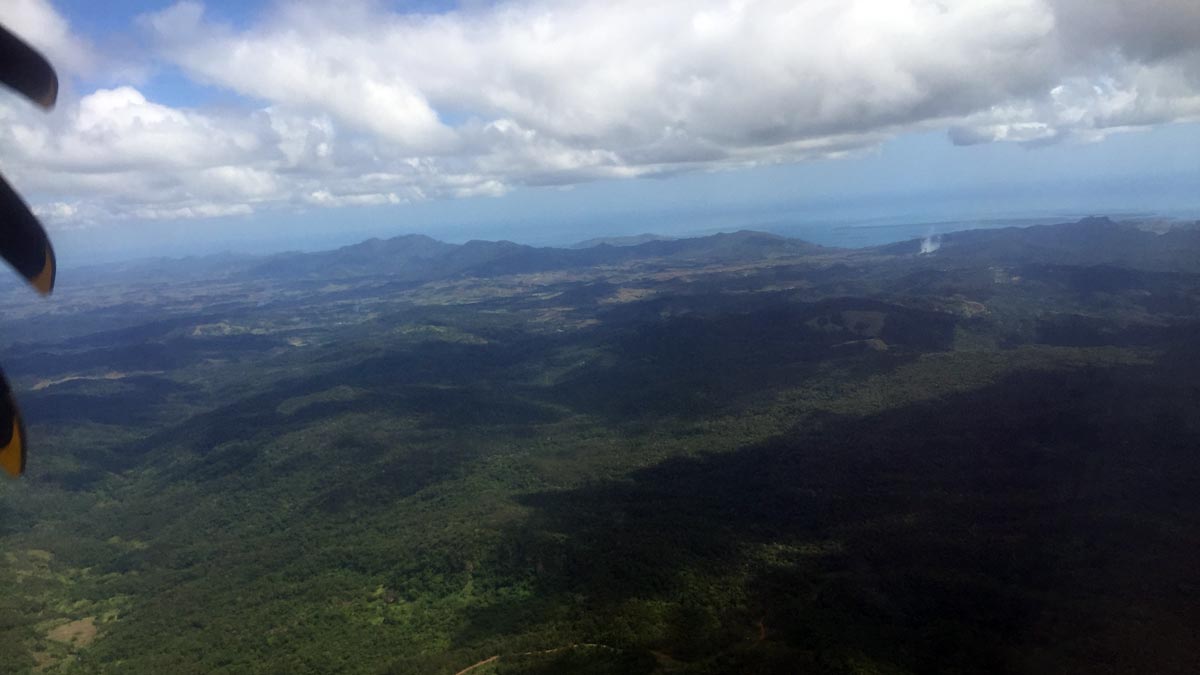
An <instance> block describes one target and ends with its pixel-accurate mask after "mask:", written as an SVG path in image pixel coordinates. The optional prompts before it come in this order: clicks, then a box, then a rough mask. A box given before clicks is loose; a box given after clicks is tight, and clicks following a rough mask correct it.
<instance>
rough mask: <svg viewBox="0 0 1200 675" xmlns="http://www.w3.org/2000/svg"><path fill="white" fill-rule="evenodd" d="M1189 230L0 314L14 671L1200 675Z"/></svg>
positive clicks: (329, 282) (134, 276) (797, 246)
mask: <svg viewBox="0 0 1200 675" xmlns="http://www.w3.org/2000/svg"><path fill="white" fill-rule="evenodd" d="M1194 232H1195V231H1194V230H1182V231H1180V232H1177V233H1170V236H1171V237H1174V238H1175V239H1174V242H1173V243H1171V244H1170V245H1165V244H1164V243H1163V240H1162V239H1161V237H1162V236H1166V235H1159V234H1150V233H1145V232H1141V231H1139V230H1136V228H1132V227H1128V226H1124V225H1118V224H1114V223H1111V222H1108V221H1098V220H1092V221H1084V222H1081V223H1074V224H1066V225H1062V226H1055V227H1048V228H1029V229H1027V230H1016V229H1011V230H1001V231H993V232H987V233H964V234H963V235H961V236H956V235H950V236H948V237H946V238H945V240H944V241H943V242H942V246H941V248H940V249H939V250H938V251H937V252H936V253H935V254H932V255H920V254H919V253H918V251H919V250H920V247H919V242H908V243H907V244H903V245H896V246H891V247H883V248H878V249H867V250H855V251H843V250H836V249H822V248H820V247H815V246H811V245H807V244H803V243H802V242H796V241H793V240H786V239H782V238H778V237H771V236H769V235H761V234H757V233H738V234H734V235H719V236H718V237H710V238H705V239H697V240H684V241H683V242H679V241H674V242H671V241H650V242H646V243H642V244H640V245H637V246H629V247H611V246H599V247H594V248H592V249H583V250H572V251H566V250H557V249H530V248H528V247H517V246H516V245H511V244H504V245H501V244H497V245H495V246H492V247H490V248H489V245H488V244H487V243H486V242H473V243H472V244H467V245H465V246H462V247H455V246H452V245H448V244H440V243H439V242H433V243H430V242H432V240H428V241H425V240H422V241H416V240H414V239H411V238H409V239H400V240H394V241H392V242H382V243H381V242H367V244H364V245H361V246H360V247H349V248H347V249H343V250H341V251H338V252H332V253H327V254H312V255H311V256H309V257H306V256H305V255H302V254H296V255H292V256H282V257H278V258H275V259H271V260H268V261H266V262H263V261H255V262H253V263H239V265H240V266H236V267H235V268H222V269H220V270H213V269H202V270H195V271H191V272H187V273H181V275H180V277H179V278H178V279H174V280H171V279H167V280H164V279H162V278H161V277H160V278H150V279H147V278H146V276H147V275H148V274H149V273H150V272H149V271H147V270H146V269H143V270H141V271H140V272H138V271H136V270H135V271H133V272H129V271H126V272H123V273H121V274H117V273H105V274H101V273H100V272H97V271H95V270H93V271H90V272H89V274H90V275H92V276H89V277H88V278H86V279H80V280H79V281H78V282H76V284H75V285H74V286H72V285H71V281H70V280H69V278H68V277H67V276H66V274H64V279H63V288H62V291H61V292H60V294H59V297H56V298H55V299H54V300H52V301H51V302H49V303H38V304H33V303H31V302H30V301H28V300H26V299H24V298H21V297H18V296H17V295H15V294H14V295H12V296H4V297H3V298H0V311H2V314H3V316H4V319H3V326H2V329H3V332H2V334H3V339H4V341H5V344H4V348H3V352H2V353H0V362H2V363H3V364H4V366H5V368H6V371H7V372H8V374H9V375H10V377H11V378H12V379H13V381H14V384H15V385H16V389H17V390H18V393H19V399H20V402H21V404H22V407H23V410H24V413H25V416H26V418H27V422H28V425H29V434H30V436H31V437H32V439H33V441H32V450H31V456H30V460H29V473H28V475H27V476H26V477H25V478H23V479H21V480H18V481H5V482H3V483H0V554H2V555H0V672H3V673H26V672H45V673H156V674H157V673H175V674H176V675H184V674H187V673H230V674H232V673H289V674H291V673H378V674H385V673H397V674H399V673H422V674H426V673H428V674H438V673H444V674H446V675H454V674H456V673H462V672H464V670H466V669H470V668H472V667H473V666H475V667H474V668H473V669H471V670H470V672H471V673H472V674H473V675H498V674H501V673H503V674H517V673H520V674H524V675H532V674H535V673H539V674H540V673H547V674H548V673H630V674H635V673H680V674H683V673H693V674H700V673H706V674H707V673H712V674H715V673H764V674H765V673H780V674H783V673H789V674H790V673H800V672H806V673H810V672H811V673H846V674H850V673H862V674H867V673H872V674H874V673H881V674H882V673H897V674H899V673H913V674H916V673H962V672H991V673H1045V672H1055V673H1129V672H1158V673H1192V672H1195V671H1196V668H1197V666H1198V664H1200V640H1197V639H1196V632H1197V629H1198V627H1200V583H1198V582H1197V579H1196V574H1195V571H1196V570H1197V569H1200V491H1198V490H1197V489H1196V486H1197V485H1200V459H1198V458H1197V452H1198V451H1200V341H1198V340H1196V339H1195V332H1196V330H1197V329H1198V328H1200V269H1196V265H1200V246H1198V247H1197V248H1196V249H1194V250H1193V249H1189V248H1188V246H1192V245H1193V243H1192V242H1193V240H1194V239H1195V236H1194ZM1189 237H1190V238H1189ZM1096 242H1109V244H1110V245H1109V246H1101V245H1098V244H1097V243H1096ZM405 251H409V252H410V253H411V254H412V255H413V256H417V255H418V254H419V256H420V262H419V263H418V262H413V263H412V264H411V265H407V266H406V265H405V264H403V263H404V255H405V253H404V252H405ZM1188 251H1192V252H1193V253H1195V255H1194V256H1193V257H1191V258H1190V259H1189V258H1188V255H1187V253H1188ZM322 256H323V257H322ZM397 261H399V262H397ZM185 267H186V265H181V266H180V268H181V269H184V268H185Z"/></svg>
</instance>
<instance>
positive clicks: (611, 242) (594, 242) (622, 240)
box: [568, 233, 678, 248]
mask: <svg viewBox="0 0 1200 675" xmlns="http://www.w3.org/2000/svg"><path fill="white" fill-rule="evenodd" d="M677 238H678V237H664V236H663V235H661V234H650V233H644V234H633V235H629V236H627V237H595V238H592V239H587V240H585V241H581V242H579V243H576V244H571V245H570V246H569V247H568V248H592V247H593V246H604V245H607V246H637V245H638V244H645V243H647V242H651V241H670V240H672V239H677Z"/></svg>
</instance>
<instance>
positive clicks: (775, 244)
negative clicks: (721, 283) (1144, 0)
mask: <svg viewBox="0 0 1200 675" xmlns="http://www.w3.org/2000/svg"><path fill="white" fill-rule="evenodd" d="M927 239H929V241H926V242H925V244H926V247H927V248H929V247H932V248H935V249H936V250H933V251H931V252H927V253H922V243H923V242H922V239H911V240H908V241H903V242H898V243H893V244H885V245H882V246H874V247H868V248H861V249H838V248H828V247H823V246H819V245H817V244H812V243H809V242H807V241H803V240H801V239H795V238H789V237H784V236H780V235H776V234H770V233H766V232H758V231H753V230H739V231H737V232H730V233H719V234H714V235H709V236H704V237H693V238H684V239H671V238H667V237H662V236H660V235H653V234H641V235H635V236H632V237H613V238H597V239H590V240H587V241H585V242H580V243H578V244H575V245H573V246H572V247H569V248H554V247H535V246H529V245H525V244H518V243H515V242H511V241H504V240H501V241H483V240H472V241H468V242H466V243H463V244H450V243H446V242H443V241H439V240H437V239H434V238H432V237H429V236H427V235H423V234H406V235H400V236H397V237H392V238H389V239H378V238H374V239H368V240H366V241H363V242H360V243H357V244H352V245H349V246H343V247H341V248H338V249H334V250H329V251H317V252H288V253H279V254H275V255H271V256H265V257H255V256H243V255H233V254H221V255H213V256H204V257H198V258H184V259H179V260H171V259H165V258H157V259H151V260H144V261H136V262H131V263H121V264H119V265H112V266H94V267H90V268H83V269H81V270H80V271H81V272H83V273H84V274H85V276H87V277H90V278H93V279H101V280H102V279H117V278H121V277H133V276H140V277H145V276H154V277H161V278H163V279H171V280H179V281H182V280H200V279H220V278H229V279H246V278H259V279H280V280H287V281H303V280H312V281H323V280H337V279H350V278H361V277H368V276H388V277H390V278H392V279H395V280H399V281H406V282H413V283H419V282H425V281H432V280H435V279H448V278H454V277H460V276H475V277H487V276H502V275H507V274H534V273H539V272H549V271H561V270H570V269H585V268H590V267H596V266H606V265H626V264H635V263H640V262H646V263H651V262H662V263H669V264H671V265H673V266H676V267H678V266H681V265H689V264H695V265H712V264H739V263H752V262H757V261H764V260H772V259H786V258H802V257H807V256H816V255H825V256H837V255H848V256H886V257H896V256H899V257H908V256H914V257H917V258H919V259H922V260H925V261H927V263H928V264H933V265H936V264H946V263H954V264H959V263H961V264H995V265H1016V264H1027V263H1047V264H1060V265H1084V266H1087V265H1107V266H1116V267H1127V268H1131V269H1142V270H1154V271H1170V272H1188V273H1200V223H1177V224H1175V225H1174V226H1172V227H1167V228H1162V229H1148V228H1146V227H1144V226H1143V224H1141V223H1138V222H1115V221H1113V220H1111V219H1109V218H1107V217H1089V218H1084V219H1082V220H1078V221H1075V222H1068V223H1059V224H1055V225H1034V226H1026V227H1005V228H997V229H976V230H964V231H960V232H951V233H947V234H942V235H938V236H937V237H934V238H932V239H930V238H927ZM934 240H935V241H936V246H929V245H930V244H932V243H933V241H934Z"/></svg>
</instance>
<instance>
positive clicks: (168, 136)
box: [0, 0, 1200, 220]
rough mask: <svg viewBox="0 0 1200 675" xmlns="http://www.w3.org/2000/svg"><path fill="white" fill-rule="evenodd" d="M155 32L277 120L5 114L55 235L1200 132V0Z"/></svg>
mask: <svg viewBox="0 0 1200 675" xmlns="http://www.w3.org/2000/svg"><path fill="white" fill-rule="evenodd" d="M5 1H6V2H13V3H17V5H19V6H20V7H21V8H22V11H23V12H24V14H23V16H26V17H33V18H26V19H24V20H23V24H22V25H23V27H24V28H23V29H24V30H26V31H29V32H30V34H31V37H30V39H31V40H34V41H35V42H38V43H39V44H42V45H44V46H46V49H48V50H50V51H51V53H52V54H54V53H60V54H62V55H63V56H62V58H64V59H70V58H76V57H71V56H70V55H69V51H70V49H69V46H70V45H72V44H80V43H78V42H76V41H75V40H73V39H72V36H71V35H70V32H69V29H68V27H67V24H66V22H65V21H63V20H62V18H61V17H60V16H59V15H57V14H56V13H54V12H53V10H52V9H51V8H49V5H47V4H46V3H45V2H44V0H5ZM140 23H141V25H142V28H143V29H144V30H145V31H146V32H147V34H148V35H149V36H150V38H151V39H152V40H153V41H154V43H155V44H156V45H157V52H156V54H157V58H159V59H161V60H163V61H164V62H167V63H170V64H174V65H176V66H178V67H179V68H180V69H182V71H183V72H185V73H187V74H188V76H189V77H191V78H193V79H195V80H196V81H199V82H203V83H205V84H208V85H210V86H216V87H219V88H223V89H227V90H231V91H233V92H236V93H238V94H240V95H242V96H243V97H245V99H246V100H247V101H255V102H258V103H257V104H254V105H251V104H247V108H246V109H244V110H241V111H231V110H227V109H226V110H220V111H216V110H183V109H177V108H171V107H168V106H164V105H161V104H159V103H156V102H154V101H150V100H147V99H146V97H145V96H144V95H143V94H142V93H141V92H139V91H138V90H137V89H134V88H132V87H129V86H116V87H112V88H110V89H102V90H97V91H93V92H91V93H88V94H87V95H85V96H82V97H79V98H78V99H77V100H73V101H68V102H66V103H65V104H64V106H63V110H61V111H60V112H59V113H57V114H56V115H55V116H53V117H50V118H44V117H41V116H37V115H34V114H32V112H31V111H30V110H27V109H24V108H20V107H15V106H13V105H11V104H10V103H9V102H8V101H7V100H5V101H4V103H0V141H3V146H2V147H4V148H5V149H6V150H5V153H6V154H5V155H4V157H3V158H2V159H3V160H4V161H5V163H6V164H5V166H6V168H10V167H11V170H12V171H13V173H14V175H15V176H17V177H19V178H21V179H22V180H24V181H26V183H27V185H28V186H29V187H30V189H32V190H34V191H35V192H36V193H37V194H38V195H41V196H42V198H43V199H44V203H45V205H46V207H45V209H44V212H45V213H47V214H49V215H51V217H57V218H64V219H66V218H75V219H85V218H93V219H97V220H102V219H104V218H106V217H119V216H135V217H153V218H168V217H170V218H176V217H188V216H193V217H204V216H210V215H213V214H217V213H244V212H249V211H254V210H259V209H263V208H275V207H299V208H303V207H318V206H319V207H336V206H345V205H365V204H396V203H405V202H410V201H416V200H421V199H435V198H443V197H463V196H476V195H501V194H504V193H505V192H507V191H508V190H510V189H511V188H512V187H513V186H518V185H571V184H574V183H578V182H582V181H588V180H594V179H598V178H615V177H629V176H641V175H651V174H665V173H671V172H679V171H694V170H713V169H723V168H736V167H742V166H751V165H756V164H764V163H776V162H790V161H800V160H809V159H821V158H831V157H842V156H846V155H853V154H855V153H858V152H862V151H866V150H869V149H871V148H873V147H876V146H877V145H878V144H879V143H880V142H882V141H884V140H886V139H887V138H890V137H892V136H894V135H896V134H900V133H904V132H906V131H911V130H917V129H926V130H927V129H937V128H941V129H949V130H950V138H951V140H952V141H954V142H955V143H980V142H996V141H1010V142H1019V143H1026V144H1040V143H1051V142H1059V141H1062V140H1066V139H1076V140H1082V141H1093V140H1098V139H1101V138H1103V137H1104V136H1105V135H1106V134H1109V133H1112V132H1114V131H1122V130H1126V129H1130V128H1136V127H1142V126H1147V125H1155V124H1162V123H1169V122H1173V121H1180V120H1195V119H1200V5H1198V4H1197V3H1195V1H1194V0H1146V1H1138V0H940V1H935V0H803V1H796V0H686V1H685V0H637V1H634V0H573V1H571V2H566V1H558V0H524V1H510V2H504V3H499V4H489V5H483V6H478V7H475V8H472V9H464V10H460V11H456V12H451V13H446V14H440V15H402V14H396V13H393V12H390V11H388V10H387V9H385V8H384V6H383V5H381V4H378V3H375V2H370V1H368V0H341V1H340V2H338V3H279V4H278V5H277V6H276V7H275V9H274V10H273V12H272V13H269V14H267V15H266V16H265V17H264V18H263V19H262V20H261V21H259V22H258V23H256V24H253V25H250V26H248V27H239V28H234V27H231V26H228V25H224V24H222V23H220V22H219V21H216V20H213V19H210V18H208V17H207V16H206V12H205V9H204V7H203V5H202V4H200V3H198V2H191V1H189V2H180V3H178V4H176V5H174V6H171V7H169V8H167V9H166V10H164V11H161V12H158V13H156V14H151V15H148V16H146V17H143V19H142V20H141V21H140ZM34 36H36V39H35V37H34ZM56 45H57V46H56ZM10 162H11V164H10ZM85 202H86V203H85ZM56 203H61V204H72V205H74V206H73V207H72V209H73V210H72V212H70V213H67V212H66V211H65V210H62V209H57V210H56V209H54V208H52V207H51V205H52V204H56Z"/></svg>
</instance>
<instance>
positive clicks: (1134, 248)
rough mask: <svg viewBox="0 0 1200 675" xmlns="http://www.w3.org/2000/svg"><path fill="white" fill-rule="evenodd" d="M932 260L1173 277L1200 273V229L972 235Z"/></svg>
mask: <svg viewBox="0 0 1200 675" xmlns="http://www.w3.org/2000/svg"><path fill="white" fill-rule="evenodd" d="M920 249H921V240H919V239H918V240H912V241H907V242H900V243H896V244H889V245H886V246H880V247H878V248H877V249H875V250H878V251H880V252H884V253H889V254H898V255H906V254H919V253H920ZM927 256H928V257H929V258H930V259H931V260H947V261H956V262H963V263H968V262H969V263H990V264H1020V263H1052V264H1060V265H1110V266H1116V267H1128V268H1131V269H1144V270H1156V271H1170V272H1192V273H1195V272H1200V228H1198V227H1196V225H1195V224H1182V225H1181V226H1179V227H1173V228H1170V229H1167V230H1166V231H1163V232H1161V233H1159V232H1154V231H1148V230H1146V229H1143V228H1141V227H1139V226H1138V224H1137V223H1119V222H1115V221H1113V220H1112V219H1110V218H1107V217H1103V216H1100V217H1095V216H1094V217H1089V218H1083V219H1081V220H1078V221H1076V222H1073V223H1060V224H1057V225H1034V226H1031V227H1006V228H1001V229H994V230H967V231H963V232H951V233H949V234H944V235H941V236H940V237H937V250H936V251H933V252H932V253H929V254H927Z"/></svg>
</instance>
